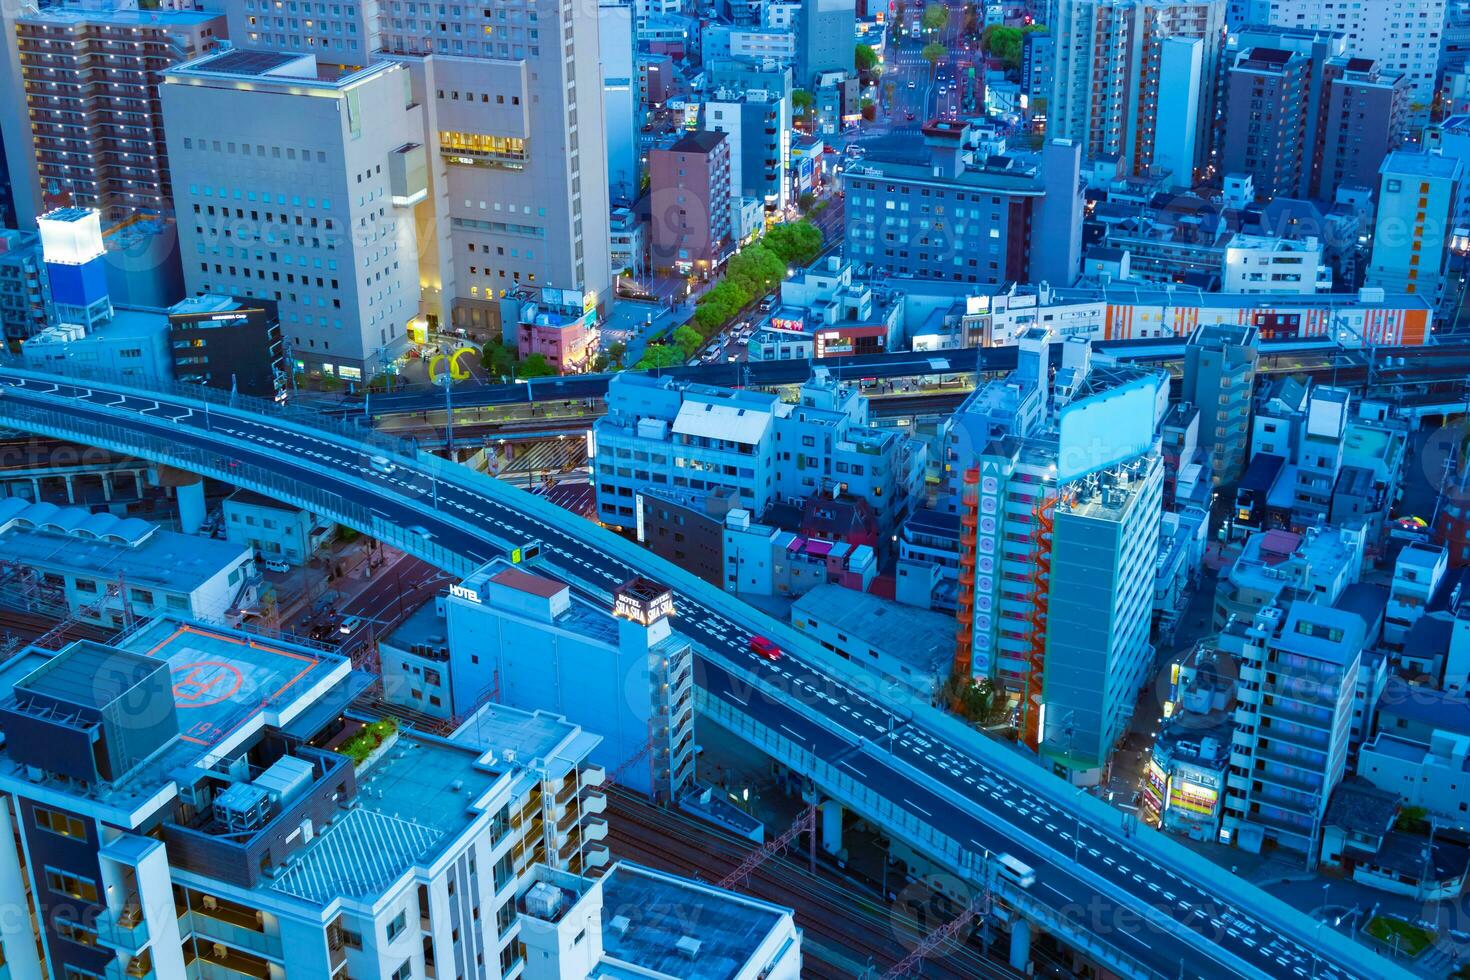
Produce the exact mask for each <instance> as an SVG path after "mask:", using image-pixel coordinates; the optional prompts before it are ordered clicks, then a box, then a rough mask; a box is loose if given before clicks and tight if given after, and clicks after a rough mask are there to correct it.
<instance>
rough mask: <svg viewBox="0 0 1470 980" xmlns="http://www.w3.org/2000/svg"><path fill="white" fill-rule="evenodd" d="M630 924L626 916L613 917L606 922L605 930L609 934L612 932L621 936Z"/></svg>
mask: <svg viewBox="0 0 1470 980" xmlns="http://www.w3.org/2000/svg"><path fill="white" fill-rule="evenodd" d="M631 924H632V923H630V922H629V921H628V917H627V916H626V915H615V916H613V917H612V918H611V919H610V920H609V921H608V923H607V928H608V931H609V932H614V933H617V934H618V935H619V936H621V935H622V934H623V933H625V932H627V931H628V926H629V925H631Z"/></svg>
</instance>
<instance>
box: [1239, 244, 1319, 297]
mask: <svg viewBox="0 0 1470 980" xmlns="http://www.w3.org/2000/svg"><path fill="white" fill-rule="evenodd" d="M1222 289H1223V291H1224V292H1227V293H1271V294H1277V295H1295V296H1310V295H1312V294H1313V293H1326V292H1331V291H1332V268H1331V267H1330V266H1328V265H1325V264H1324V263H1323V261H1322V245H1321V243H1319V242H1318V241H1317V239H1315V238H1306V239H1303V240H1301V241H1294V240H1291V239H1286V238H1276V237H1272V236H1267V235H1246V234H1240V233H1237V234H1236V235H1235V236H1234V237H1233V238H1231V239H1230V244H1229V245H1227V246H1225V279H1224V283H1223V286H1222Z"/></svg>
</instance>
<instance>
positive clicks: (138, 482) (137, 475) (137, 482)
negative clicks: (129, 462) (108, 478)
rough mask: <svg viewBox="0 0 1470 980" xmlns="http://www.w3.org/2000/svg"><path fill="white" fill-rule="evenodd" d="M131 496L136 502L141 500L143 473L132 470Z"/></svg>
mask: <svg viewBox="0 0 1470 980" xmlns="http://www.w3.org/2000/svg"><path fill="white" fill-rule="evenodd" d="M133 494H134V495H135V498H136V499H138V500H142V499H143V471H142V470H133Z"/></svg>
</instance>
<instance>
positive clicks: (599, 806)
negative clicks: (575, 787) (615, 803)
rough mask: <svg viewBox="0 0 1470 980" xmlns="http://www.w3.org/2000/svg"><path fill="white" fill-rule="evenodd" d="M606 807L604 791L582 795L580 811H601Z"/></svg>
mask: <svg viewBox="0 0 1470 980" xmlns="http://www.w3.org/2000/svg"><path fill="white" fill-rule="evenodd" d="M606 809H607V794H606V793H588V794H587V795H586V796H584V797H582V812H583V813H589V814H597V813H602V812H603V811H605V810H606Z"/></svg>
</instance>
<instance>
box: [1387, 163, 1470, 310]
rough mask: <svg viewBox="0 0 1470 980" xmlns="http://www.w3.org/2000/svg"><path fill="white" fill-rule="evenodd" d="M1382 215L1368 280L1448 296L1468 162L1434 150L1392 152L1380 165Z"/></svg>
mask: <svg viewBox="0 0 1470 980" xmlns="http://www.w3.org/2000/svg"><path fill="white" fill-rule="evenodd" d="M1378 173H1379V184H1378V216H1377V222H1376V224H1375V227H1374V233H1373V253H1372V257H1371V258H1370V259H1369V262H1368V275H1367V285H1369V286H1379V287H1382V288H1383V289H1385V290H1388V291H1390V292H1399V293H1414V294H1416V295H1419V296H1422V297H1424V299H1425V301H1427V302H1429V303H1431V304H1433V305H1436V306H1437V305H1438V304H1439V303H1440V302H1441V301H1442V300H1443V299H1445V294H1446V289H1445V287H1446V285H1447V280H1448V272H1449V260H1450V248H1449V246H1450V237H1451V235H1452V233H1453V232H1454V228H1455V225H1454V221H1455V214H1456V211H1457V209H1458V208H1459V204H1460V195H1461V194H1462V192H1463V186H1464V182H1465V179H1466V176H1465V165H1464V164H1463V163H1462V162H1461V161H1460V160H1457V159H1455V158H1454V157H1449V156H1440V155H1437V154H1431V153H1409V152H1406V151H1404V150H1396V151H1394V152H1393V153H1390V154H1389V155H1388V156H1387V157H1386V158H1385V159H1384V161H1383V165H1382V166H1381V167H1380V168H1379V171H1378Z"/></svg>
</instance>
